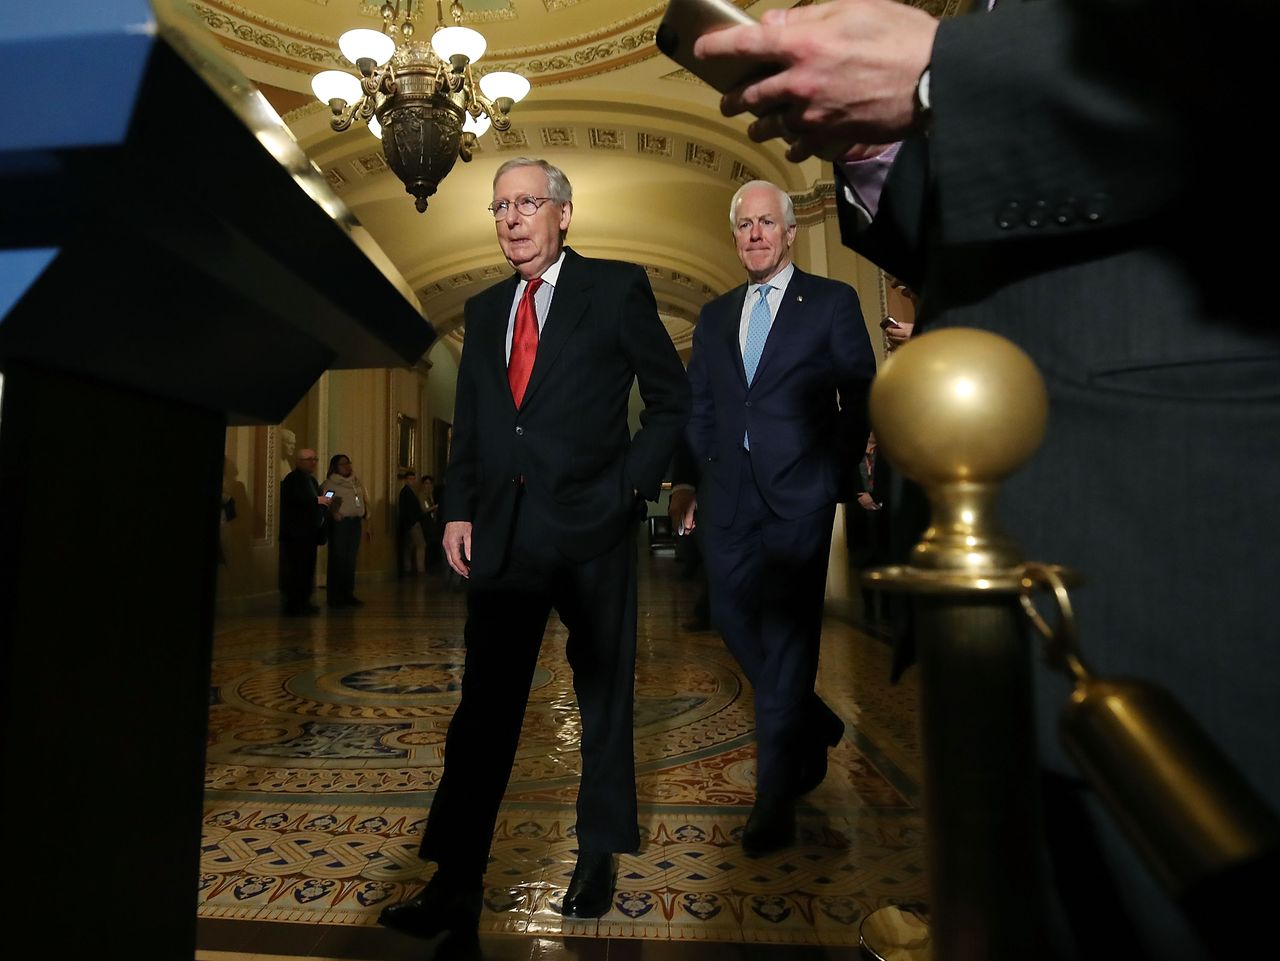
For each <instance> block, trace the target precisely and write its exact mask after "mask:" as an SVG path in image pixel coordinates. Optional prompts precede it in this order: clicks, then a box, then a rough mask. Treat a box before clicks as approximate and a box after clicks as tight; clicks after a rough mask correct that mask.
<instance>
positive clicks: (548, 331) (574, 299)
mask: <svg viewBox="0 0 1280 961" xmlns="http://www.w3.org/2000/svg"><path fill="white" fill-rule="evenodd" d="M590 291H591V284H590V276H589V274H588V271H587V265H586V263H585V262H584V261H583V259H582V258H581V257H579V256H578V254H577V253H575V252H574V250H573V249H572V248H570V247H566V248H565V257H564V263H563V264H561V266H560V277H559V278H558V280H557V281H556V289H555V291H554V292H553V293H552V296H551V312H550V313H549V314H547V322H546V323H545V324H543V325H542V335H541V336H540V337H539V338H538V354H537V356H536V357H535V358H534V361H533V373H532V374H530V375H529V386H528V387H526V388H525V391H524V403H525V404H528V403H529V399H530V398H531V397H532V396H533V395H534V394H536V393H537V391H538V387H539V386H540V385H541V384H542V382H543V381H544V380H546V379H547V371H548V370H550V369H551V367H552V366H553V365H554V364H555V362H556V357H558V356H559V354H560V351H561V349H562V348H563V347H564V345H565V341H567V340H568V339H569V335H570V334H572V333H573V331H574V329H575V328H576V327H577V326H578V324H580V323H581V322H582V318H583V317H584V316H586V313H587V306H588V305H589V304H590V303H591V293H590Z"/></svg>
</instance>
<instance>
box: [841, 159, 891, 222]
mask: <svg viewBox="0 0 1280 961" xmlns="http://www.w3.org/2000/svg"><path fill="white" fill-rule="evenodd" d="M901 146H902V144H900V143H895V144H891V145H890V146H889V147H888V149H886V150H885V151H884V152H882V153H879V154H876V155H875V156H874V157H868V158H867V159H865V160H838V161H836V165H835V168H836V172H837V173H838V174H840V179H841V180H842V181H843V183H841V185H840V186H841V188H842V189H843V190H844V199H845V200H846V201H847V202H848V203H849V204H851V205H852V206H853V207H854V209H856V210H857V211H858V213H859V215H860V216H861V217H862V218H863V219H864V220H865V221H866V223H867V224H870V223H871V221H873V220H875V217H876V213H877V212H878V211H879V210H880V195H881V194H882V193H883V192H884V182H885V180H887V179H888V177H889V171H890V170H892V169H893V162H894V160H895V159H897V156H898V148H899V147H901Z"/></svg>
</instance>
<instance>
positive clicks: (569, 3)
mask: <svg viewBox="0 0 1280 961" xmlns="http://www.w3.org/2000/svg"><path fill="white" fill-rule="evenodd" d="M582 2H583V0H542V5H543V6H544V7H546V8H547V10H548V11H549V12H551V13H555V12H556V11H557V10H565V9H568V8H569V7H576V6H577V5H578V4H580V3H582Z"/></svg>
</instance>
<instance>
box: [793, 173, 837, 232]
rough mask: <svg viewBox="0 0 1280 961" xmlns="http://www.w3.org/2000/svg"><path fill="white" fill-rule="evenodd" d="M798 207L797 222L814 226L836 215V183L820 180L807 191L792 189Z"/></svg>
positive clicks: (804, 225) (806, 225)
mask: <svg viewBox="0 0 1280 961" xmlns="http://www.w3.org/2000/svg"><path fill="white" fill-rule="evenodd" d="M790 193H791V203H792V204H793V205H794V206H795V208H796V223H798V224H799V225H800V226H802V227H812V226H813V225H814V224H819V223H821V222H822V221H824V220H827V219H829V218H831V217H834V216H836V185H835V181H832V180H819V181H817V182H816V183H815V184H814V185H813V186H812V187H810V188H809V189H808V190H805V191H798V192H797V191H791V192H790Z"/></svg>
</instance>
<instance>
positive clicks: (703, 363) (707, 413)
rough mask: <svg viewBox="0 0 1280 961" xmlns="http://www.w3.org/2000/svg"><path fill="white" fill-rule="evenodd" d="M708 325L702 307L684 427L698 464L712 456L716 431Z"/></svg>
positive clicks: (694, 336) (705, 313)
mask: <svg viewBox="0 0 1280 961" xmlns="http://www.w3.org/2000/svg"><path fill="white" fill-rule="evenodd" d="M709 326H710V325H709V322H708V320H707V308H706V307H703V308H702V313H701V314H700V315H699V317H698V326H697V327H696V328H695V329H694V331H693V353H692V354H691V355H690V356H689V388H690V391H691V394H692V400H693V411H692V413H691V414H690V415H689V426H688V427H687V428H686V429H685V439H686V441H687V442H688V446H689V453H690V454H691V455H692V457H693V460H694V462H695V464H696V465H698V467H700V465H702V464H703V463H704V462H705V461H706V459H707V458H708V457H709V456H711V449H712V446H713V444H714V441H715V433H716V404H715V398H714V396H713V395H712V392H711V378H710V375H709V374H708V372H707V337H708V336H709V334H708V333H707V329H708V327H709ZM687 483H694V481H688V482H687Z"/></svg>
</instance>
